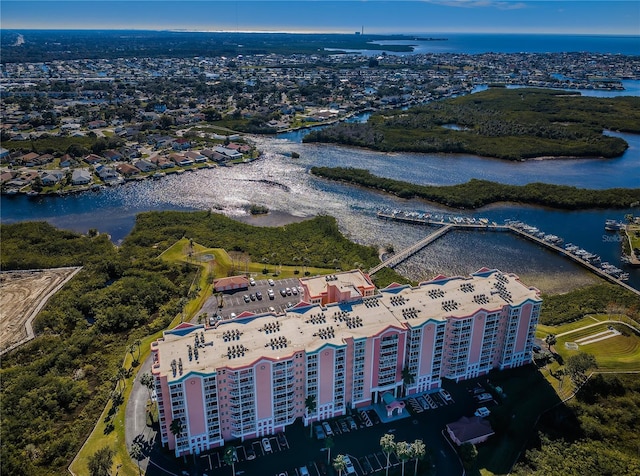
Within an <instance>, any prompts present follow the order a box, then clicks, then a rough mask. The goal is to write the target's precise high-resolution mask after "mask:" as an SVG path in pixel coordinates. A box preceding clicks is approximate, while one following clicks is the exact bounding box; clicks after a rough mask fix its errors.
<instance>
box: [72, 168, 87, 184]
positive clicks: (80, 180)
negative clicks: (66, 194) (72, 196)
mask: <svg viewBox="0 0 640 476" xmlns="http://www.w3.org/2000/svg"><path fill="white" fill-rule="evenodd" d="M71 183H72V184H73V185H87V184H89V183H91V172H89V171H88V170H87V169H74V171H73V172H72V174H71Z"/></svg>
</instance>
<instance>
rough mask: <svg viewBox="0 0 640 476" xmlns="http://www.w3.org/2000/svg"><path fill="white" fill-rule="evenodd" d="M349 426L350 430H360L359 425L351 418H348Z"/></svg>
mask: <svg viewBox="0 0 640 476" xmlns="http://www.w3.org/2000/svg"><path fill="white" fill-rule="evenodd" d="M347 424H348V425H349V428H351V429H352V430H357V429H358V424H357V423H356V421H355V420H354V419H353V418H352V417H350V416H348V417H347Z"/></svg>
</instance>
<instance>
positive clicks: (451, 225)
mask: <svg viewBox="0 0 640 476" xmlns="http://www.w3.org/2000/svg"><path fill="white" fill-rule="evenodd" d="M377 216H378V218H380V219H383V220H393V221H399V222H403V223H413V224H418V225H432V226H440V228H438V229H437V230H436V231H434V232H433V233H430V234H429V235H427V236H426V237H425V238H423V239H422V240H420V241H418V242H416V243H414V244H413V245H411V246H408V247H407V248H405V249H403V250H401V251H399V252H397V253H395V254H393V255H392V256H390V257H389V258H388V259H386V260H384V261H383V262H382V263H380V264H379V265H377V266H374V267H373V268H371V269H370V270H369V274H370V275H373V274H375V273H377V272H378V271H380V270H381V269H382V268H384V267H389V268H393V267H394V266H397V265H398V264H400V263H402V262H403V261H404V260H406V259H407V258H409V257H410V256H412V255H414V254H415V253H417V252H418V251H420V250H422V249H423V248H424V247H426V246H428V245H429V244H431V243H433V242H434V241H435V240H437V239H438V238H440V237H442V236H444V235H446V234H447V233H448V232H449V231H451V230H453V229H456V228H457V229H471V230H486V231H510V232H512V233H515V234H516V235H518V236H520V237H522V238H524V239H526V240H529V241H531V242H533V243H536V244H538V245H541V246H543V247H545V248H547V249H549V250H551V251H555V252H557V253H558V254H560V255H562V256H564V257H566V258H568V259H570V260H572V261H573V262H575V263H577V264H579V265H580V266H582V267H584V268H586V269H588V270H589V271H591V272H592V273H595V274H597V275H598V276H600V277H601V278H604V279H606V280H607V281H609V282H611V283H614V284H617V285H619V286H622V287H623V288H625V289H627V290H629V291H631V292H633V293H634V294H636V295H638V296H640V290H638V289H636V288H634V287H631V286H629V285H628V284H627V283H625V282H624V281H622V280H621V279H618V277H616V276H613V275H612V274H610V273H608V272H606V271H605V269H603V268H601V267H599V266H596V265H595V264H593V263H591V262H589V261H588V260H587V259H584V258H583V257H581V256H580V255H576V254H574V253H572V252H570V251H569V250H567V249H565V248H563V247H562V246H560V244H559V243H561V242H562V240H561V239H560V238H559V237H556V236H555V235H546V236H545V238H546V239H545V238H541V237H539V236H536V235H535V234H533V233H530V232H528V231H527V228H531V227H528V226H527V225H523V224H520V223H519V222H509V223H507V224H504V225H499V224H497V223H495V222H491V223H490V222H489V221H488V220H485V219H480V220H478V219H471V218H462V217H449V218H448V219H447V218H444V217H439V216H436V217H426V216H422V215H421V214H415V215H407V214H404V213H403V214H398V213H385V212H378V214H377ZM548 237H552V238H548ZM576 248H577V247H576Z"/></svg>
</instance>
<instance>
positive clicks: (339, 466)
mask: <svg viewBox="0 0 640 476" xmlns="http://www.w3.org/2000/svg"><path fill="white" fill-rule="evenodd" d="M333 468H334V469H335V470H336V471H337V472H338V475H339V476H342V472H343V471H344V470H345V469H347V460H346V459H345V457H344V455H338V456H336V457H335V459H334V460H333Z"/></svg>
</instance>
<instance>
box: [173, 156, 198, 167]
mask: <svg viewBox="0 0 640 476" xmlns="http://www.w3.org/2000/svg"><path fill="white" fill-rule="evenodd" d="M169 159H171V160H172V161H173V162H174V163H175V164H176V165H179V166H180V167H186V166H188V165H193V160H191V159H190V158H188V157H185V156H184V155H182V154H170V155H169Z"/></svg>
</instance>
